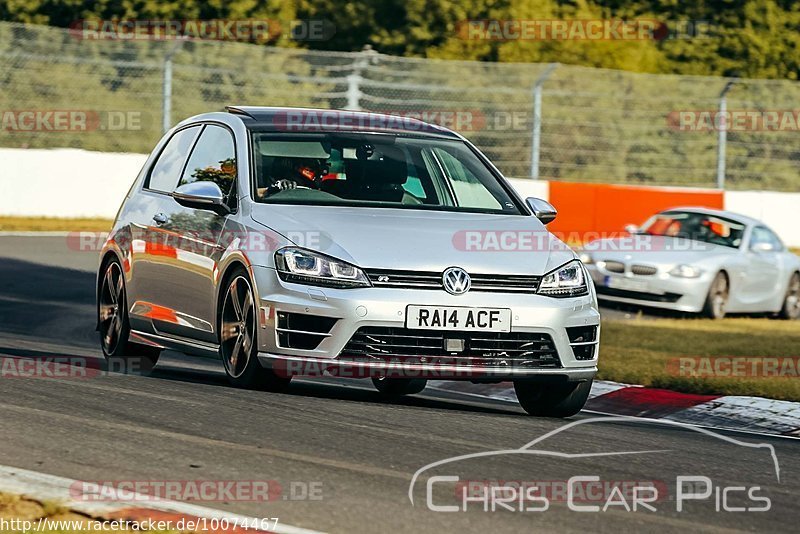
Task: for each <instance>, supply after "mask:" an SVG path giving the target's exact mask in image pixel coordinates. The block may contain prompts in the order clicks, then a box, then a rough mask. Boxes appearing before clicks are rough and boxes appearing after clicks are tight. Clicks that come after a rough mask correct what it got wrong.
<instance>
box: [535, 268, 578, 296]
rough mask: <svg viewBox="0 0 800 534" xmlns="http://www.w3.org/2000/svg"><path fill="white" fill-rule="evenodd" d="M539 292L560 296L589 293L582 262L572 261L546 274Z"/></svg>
mask: <svg viewBox="0 0 800 534" xmlns="http://www.w3.org/2000/svg"><path fill="white" fill-rule="evenodd" d="M539 294H540V295H548V296H550V297H559V298H566V297H580V296H582V295H588V294H589V285H588V283H587V281H586V271H585V270H584V269H583V265H581V262H579V261H573V262H570V263H568V264H566V265H564V266H563V267H559V268H558V269H556V270H555V271H553V272H551V273H550V274H547V275H545V277H544V278H543V279H542V283H541V284H540V285H539Z"/></svg>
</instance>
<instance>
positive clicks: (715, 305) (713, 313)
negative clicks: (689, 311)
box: [702, 273, 730, 319]
mask: <svg viewBox="0 0 800 534" xmlns="http://www.w3.org/2000/svg"><path fill="white" fill-rule="evenodd" d="M729 295H730V285H729V283H728V277H727V275H726V274H725V273H717V276H715V277H714V281H713V282H711V287H710V288H709V289H708V296H707V297H706V302H705V304H704V305H703V312H702V313H703V315H704V316H706V317H708V318H709V319H722V318H724V317H725V313H726V310H725V308H726V307H727V306H728V296H729Z"/></svg>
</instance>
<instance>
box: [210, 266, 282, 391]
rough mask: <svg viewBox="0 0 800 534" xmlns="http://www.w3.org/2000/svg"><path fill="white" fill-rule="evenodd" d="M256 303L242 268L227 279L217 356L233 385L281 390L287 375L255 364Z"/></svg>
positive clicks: (256, 353) (256, 347)
mask: <svg viewBox="0 0 800 534" xmlns="http://www.w3.org/2000/svg"><path fill="white" fill-rule="evenodd" d="M256 325H257V320H256V304H255V298H254V294H253V289H252V287H251V285H250V280H249V279H248V277H247V273H246V271H245V270H244V269H237V270H236V271H235V272H234V273H233V275H232V276H231V277H230V278H228V286H227V288H226V290H225V296H224V299H223V301H222V308H221V310H220V316H219V332H220V344H219V355H220V358H221V359H222V364H223V365H224V367H225V374H227V375H228V382H230V383H231V384H232V385H234V386H237V387H241V388H247V389H266V390H268V391H283V390H285V389H286V388H287V387H288V386H289V382H291V380H292V378H291V377H290V376H287V377H282V376H278V375H277V374H276V373H275V371H273V370H272V369H266V368H264V367H262V366H261V364H260V363H259V362H258V344H257V343H256Z"/></svg>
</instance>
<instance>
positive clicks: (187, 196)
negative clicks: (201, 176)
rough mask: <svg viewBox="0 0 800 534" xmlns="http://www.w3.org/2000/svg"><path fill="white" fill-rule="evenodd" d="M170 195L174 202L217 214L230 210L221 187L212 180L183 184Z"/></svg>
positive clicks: (226, 212)
mask: <svg viewBox="0 0 800 534" xmlns="http://www.w3.org/2000/svg"><path fill="white" fill-rule="evenodd" d="M171 196H172V198H174V199H175V202H177V203H178V204H180V205H181V206H186V207H187V208H196V209H201V210H210V211H213V212H214V213H217V214H218V215H227V214H228V213H230V212H231V210H230V208H229V207H228V205H227V204H225V197H224V196H223V194H222V189H220V188H219V186H218V185H217V184H215V183H214V182H206V181H202V182H192V183H190V184H183V185H182V186H180V187H178V189H176V190H175V191H173V192H172V195H171Z"/></svg>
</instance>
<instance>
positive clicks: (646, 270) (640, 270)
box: [631, 265, 658, 276]
mask: <svg viewBox="0 0 800 534" xmlns="http://www.w3.org/2000/svg"><path fill="white" fill-rule="evenodd" d="M631 272H632V273H633V274H635V275H638V276H653V275H654V274H656V273H657V272H658V269H657V268H656V267H653V266H651V265H633V266H631Z"/></svg>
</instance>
